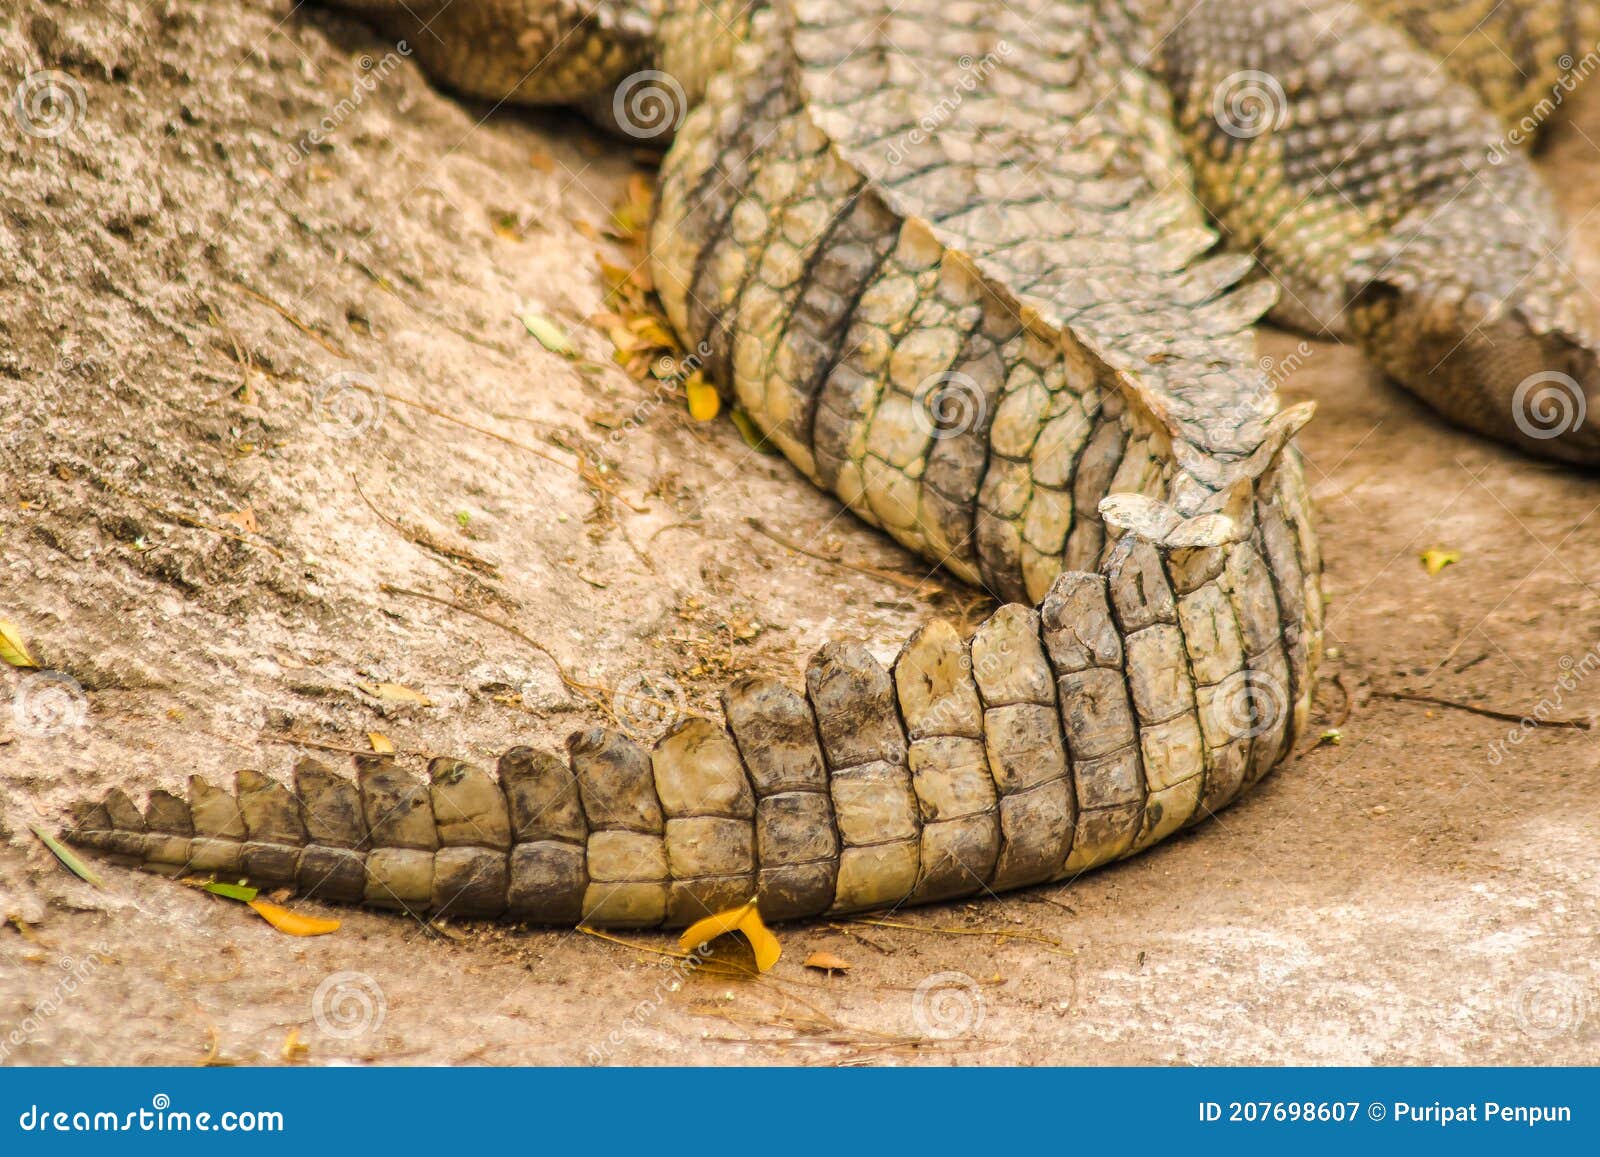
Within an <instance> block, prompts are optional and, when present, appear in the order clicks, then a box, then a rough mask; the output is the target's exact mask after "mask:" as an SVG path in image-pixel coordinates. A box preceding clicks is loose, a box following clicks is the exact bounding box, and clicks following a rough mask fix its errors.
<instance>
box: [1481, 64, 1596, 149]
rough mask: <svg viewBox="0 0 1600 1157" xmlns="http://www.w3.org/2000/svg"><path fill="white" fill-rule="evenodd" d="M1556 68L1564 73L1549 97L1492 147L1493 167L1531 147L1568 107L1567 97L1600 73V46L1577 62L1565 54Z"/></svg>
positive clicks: (1527, 113)
mask: <svg viewBox="0 0 1600 1157" xmlns="http://www.w3.org/2000/svg"><path fill="white" fill-rule="evenodd" d="M1556 67H1557V68H1559V69H1560V70H1561V75H1560V77H1558V78H1557V80H1556V82H1555V83H1554V84H1552V85H1551V86H1550V93H1549V95H1548V96H1544V97H1540V98H1539V101H1538V103H1536V104H1535V105H1534V106H1533V107H1532V108H1531V109H1529V110H1528V111H1527V112H1526V113H1524V114H1523V115H1522V117H1521V118H1520V119H1518V120H1517V121H1516V122H1515V123H1513V124H1512V126H1511V127H1510V128H1509V129H1507V130H1506V134H1505V136H1503V137H1501V138H1500V139H1499V140H1498V141H1496V142H1495V143H1494V144H1493V145H1491V146H1490V148H1489V152H1488V158H1489V163H1490V164H1491V165H1499V164H1503V163H1504V162H1505V159H1506V158H1507V157H1509V156H1510V155H1511V154H1512V153H1513V152H1515V151H1516V150H1517V149H1519V148H1520V147H1521V146H1523V145H1526V144H1529V143H1531V142H1532V141H1533V138H1534V137H1536V136H1537V135H1538V133H1539V129H1540V128H1541V127H1543V125H1544V124H1545V122H1546V121H1548V120H1549V119H1550V118H1551V117H1552V116H1554V115H1555V112H1556V110H1557V109H1558V108H1560V107H1561V106H1562V105H1563V104H1565V103H1566V100H1567V97H1569V96H1571V95H1572V93H1574V92H1576V91H1577V89H1578V86H1579V85H1580V84H1582V83H1583V82H1584V81H1586V80H1588V79H1589V78H1590V77H1591V76H1593V75H1594V74H1595V72H1596V71H1600V45H1596V46H1595V47H1594V48H1591V49H1590V50H1589V51H1588V52H1586V53H1584V54H1583V56H1582V58H1581V59H1577V60H1574V59H1573V57H1572V54H1571V53H1564V54H1562V55H1561V56H1559V57H1557V59H1556Z"/></svg>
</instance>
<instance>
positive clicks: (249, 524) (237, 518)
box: [222, 506, 261, 534]
mask: <svg viewBox="0 0 1600 1157" xmlns="http://www.w3.org/2000/svg"><path fill="white" fill-rule="evenodd" d="M222 521H223V522H231V523H233V525H235V526H237V527H238V528H239V529H240V530H242V531H244V532H245V533H246V534H260V533H261V523H260V522H258V521H257V520H256V511H255V507H253V506H246V507H245V508H244V509H243V510H235V511H231V512H230V513H228V514H224V515H223V516H222Z"/></svg>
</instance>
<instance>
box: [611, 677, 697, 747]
mask: <svg viewBox="0 0 1600 1157" xmlns="http://www.w3.org/2000/svg"><path fill="white" fill-rule="evenodd" d="M688 709H689V697H688V695H686V694H685V693H684V690H683V686H682V684H680V683H679V682H678V681H677V680H676V679H674V678H672V676H670V675H663V674H661V673H660V672H657V671H633V672H630V673H629V674H627V675H624V676H623V677H622V679H621V680H619V681H618V683H617V686H616V689H615V690H614V691H612V693H611V712H612V714H613V715H615V716H616V717H617V722H618V723H619V724H621V725H622V729H623V730H624V731H626V732H627V733H628V734H629V735H631V736H633V737H634V738H635V739H653V738H655V736H657V735H659V734H660V733H661V732H663V731H665V730H666V729H667V728H669V727H671V726H672V725H673V724H674V723H676V722H677V721H678V720H679V719H682V718H683V715H684V712H685V711H687V710H688Z"/></svg>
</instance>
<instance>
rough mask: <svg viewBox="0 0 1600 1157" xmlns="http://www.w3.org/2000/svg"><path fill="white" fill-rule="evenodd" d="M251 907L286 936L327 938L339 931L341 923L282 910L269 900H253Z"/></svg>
mask: <svg viewBox="0 0 1600 1157" xmlns="http://www.w3.org/2000/svg"><path fill="white" fill-rule="evenodd" d="M250 907H252V908H254V909H255V910H256V912H257V913H259V914H260V916H261V918H262V919H263V920H265V921H266V922H267V923H268V924H271V925H272V926H273V927H274V928H276V929H277V930H278V931H279V932H282V933H284V934H285V935H286V936H326V935H327V934H328V933H330V932H337V931H338V930H339V921H337V920H324V919H322V918H321V917H318V916H304V915H302V914H300V913H299V912H291V911H289V909H287V908H280V907H279V906H278V905H276V904H274V903H272V902H271V901H268V900H251V901H250Z"/></svg>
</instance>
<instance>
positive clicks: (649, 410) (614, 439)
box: [607, 341, 711, 446]
mask: <svg viewBox="0 0 1600 1157" xmlns="http://www.w3.org/2000/svg"><path fill="white" fill-rule="evenodd" d="M710 356H711V345H710V343H709V342H705V341H702V342H701V343H700V344H699V345H697V346H695V348H694V352H693V353H691V354H688V355H686V356H684V357H681V358H680V357H673V356H671V355H669V354H663V355H662V356H661V357H660V358H658V359H657V360H656V364H655V367H654V372H653V374H652V379H653V380H654V381H655V386H654V388H653V389H652V390H651V391H650V393H649V395H648V396H646V397H645V398H644V400H643V401H641V402H640V403H639V404H638V405H637V406H635V407H634V408H633V413H631V414H629V415H628V416H627V418H625V419H623V421H621V422H619V423H618V424H617V425H616V426H615V427H613V428H612V430H611V433H610V434H609V435H608V437H607V440H608V441H609V442H610V443H611V444H612V445H613V446H618V445H621V443H622V440H623V439H624V438H626V437H627V436H628V435H629V434H631V433H632V432H633V431H635V430H637V429H638V428H639V427H641V426H643V425H644V424H645V423H646V422H648V421H649V420H650V418H651V416H652V415H654V414H655V412H656V411H657V410H659V409H661V407H663V406H667V405H677V404H679V395H680V394H681V392H682V391H683V389H684V386H685V384H686V383H687V382H688V380H689V379H690V378H691V377H693V376H694V375H695V374H696V373H698V372H699V371H700V370H701V369H702V368H703V367H704V366H705V364H706V359H708V358H709V357H710Z"/></svg>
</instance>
